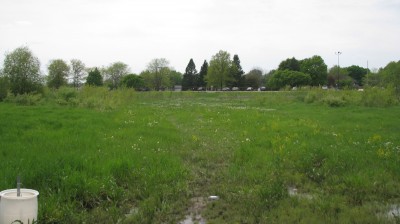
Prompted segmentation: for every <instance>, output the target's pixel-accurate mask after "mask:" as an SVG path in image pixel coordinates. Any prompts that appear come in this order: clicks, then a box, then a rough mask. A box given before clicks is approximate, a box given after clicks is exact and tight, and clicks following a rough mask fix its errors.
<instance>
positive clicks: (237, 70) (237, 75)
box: [232, 54, 244, 88]
mask: <svg viewBox="0 0 400 224" xmlns="http://www.w3.org/2000/svg"><path fill="white" fill-rule="evenodd" d="M232 67H233V69H232V71H233V74H232V76H233V79H234V81H233V83H232V86H236V87H239V88H241V87H244V77H243V74H244V71H243V69H242V66H241V65H240V59H239V56H238V55H237V54H235V55H234V56H233V66H232Z"/></svg>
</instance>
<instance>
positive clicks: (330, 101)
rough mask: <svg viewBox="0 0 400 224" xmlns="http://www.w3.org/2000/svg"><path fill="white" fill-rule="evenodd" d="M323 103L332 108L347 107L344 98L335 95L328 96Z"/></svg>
mask: <svg viewBox="0 0 400 224" xmlns="http://www.w3.org/2000/svg"><path fill="white" fill-rule="evenodd" d="M322 102H323V103H325V104H327V105H328V106H330V107H342V106H345V105H346V101H345V100H344V99H343V97H338V96H334V95H327V96H326V97H324V98H323V99H322Z"/></svg>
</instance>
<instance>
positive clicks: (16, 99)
mask: <svg viewBox="0 0 400 224" xmlns="http://www.w3.org/2000/svg"><path fill="white" fill-rule="evenodd" d="M42 99H43V97H42V94H27V93H26V94H18V95H16V96H14V95H13V94H11V95H8V96H7V98H6V99H5V101H7V102H12V103H15V104H18V105H23V106H32V105H37V104H39V103H40V102H41V101H42Z"/></svg>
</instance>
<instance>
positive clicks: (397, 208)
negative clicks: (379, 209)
mask: <svg viewBox="0 0 400 224" xmlns="http://www.w3.org/2000/svg"><path fill="white" fill-rule="evenodd" d="M386 215H387V217H388V218H389V219H394V218H395V217H396V218H400V205H391V206H390V207H389V211H388V212H387V213H386Z"/></svg>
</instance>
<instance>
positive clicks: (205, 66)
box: [196, 60, 208, 87]
mask: <svg viewBox="0 0 400 224" xmlns="http://www.w3.org/2000/svg"><path fill="white" fill-rule="evenodd" d="M207 72H208V62H207V60H204V63H203V65H202V66H201V68H200V73H199V75H198V76H197V80H196V86H198V87H205V86H206V81H205V77H206V75H207Z"/></svg>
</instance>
